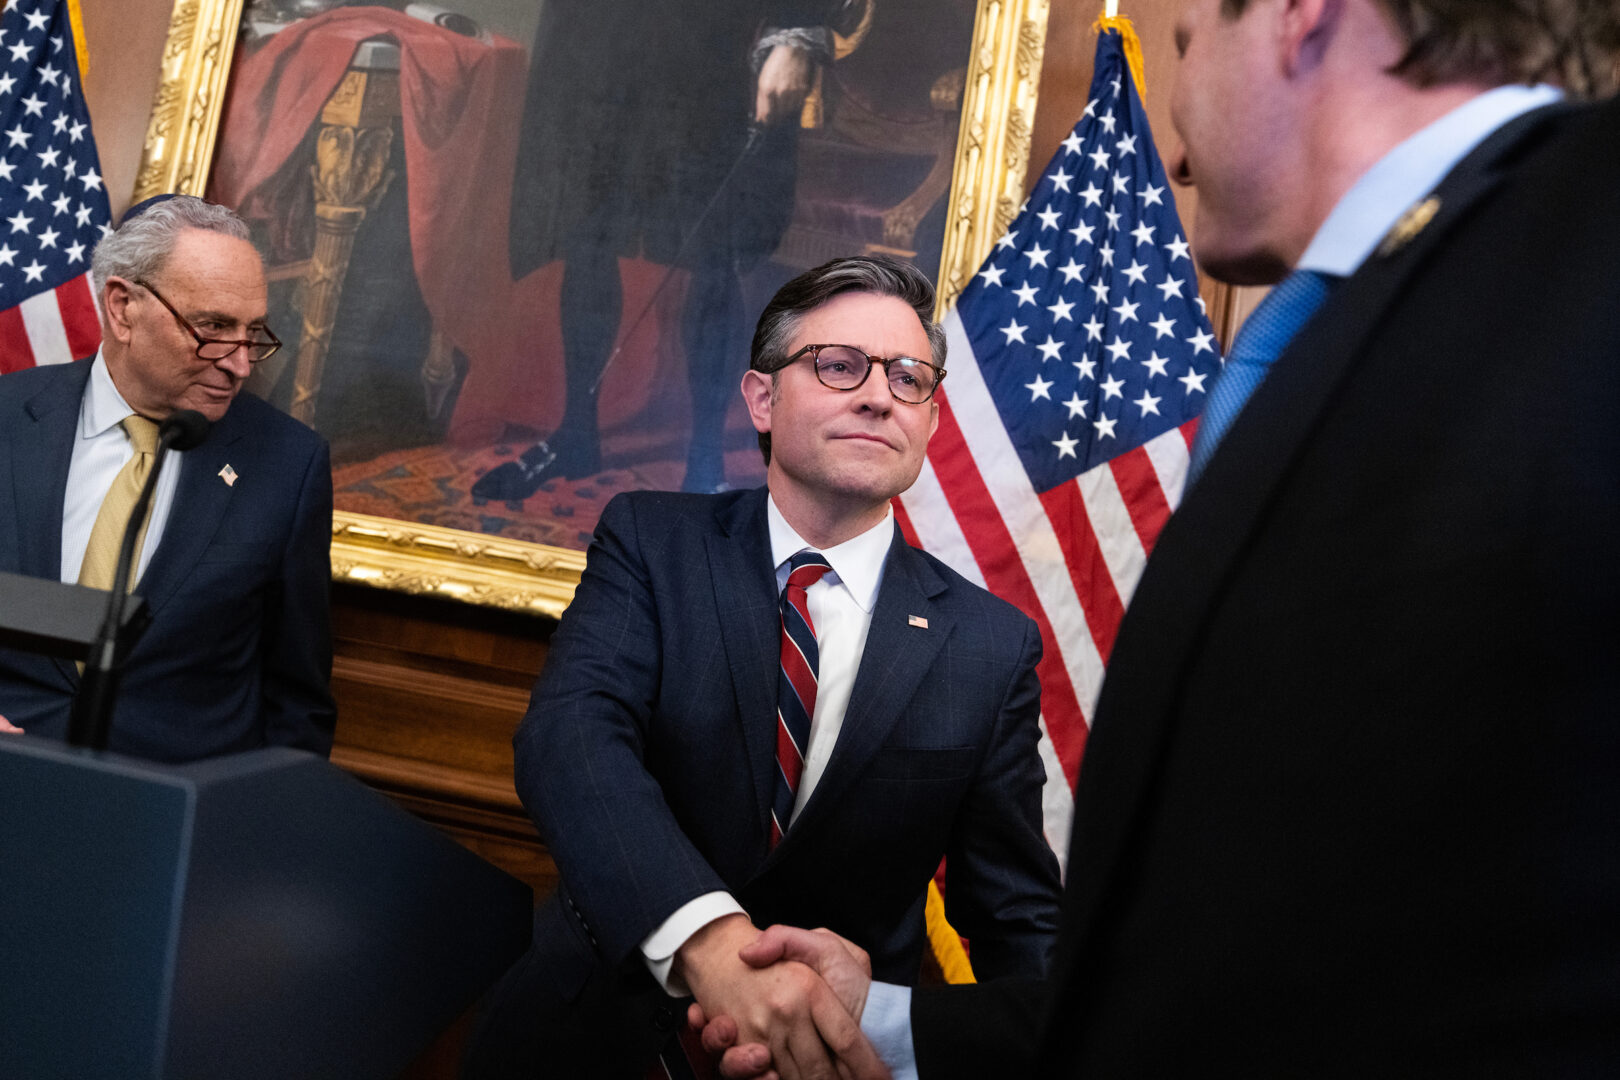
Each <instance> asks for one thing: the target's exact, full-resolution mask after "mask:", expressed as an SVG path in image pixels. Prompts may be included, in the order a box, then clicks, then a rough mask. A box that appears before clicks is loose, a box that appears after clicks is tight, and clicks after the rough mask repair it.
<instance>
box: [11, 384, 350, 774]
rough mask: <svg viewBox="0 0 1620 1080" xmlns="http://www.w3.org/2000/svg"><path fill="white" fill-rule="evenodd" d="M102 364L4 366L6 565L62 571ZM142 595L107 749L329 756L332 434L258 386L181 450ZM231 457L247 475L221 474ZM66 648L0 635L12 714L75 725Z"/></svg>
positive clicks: (161, 757)
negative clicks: (38, 650) (94, 374)
mask: <svg viewBox="0 0 1620 1080" xmlns="http://www.w3.org/2000/svg"><path fill="white" fill-rule="evenodd" d="M89 376H90V361H88V360H81V361H79V362H78V363H74V364H64V365H54V366H44V367H37V368H32V369H29V370H27V371H22V372H17V373H15V374H11V375H7V376H5V377H3V378H0V570H4V571H7V572H9V573H14V574H26V575H29V576H32V577H40V578H49V579H52V580H57V579H59V577H60V575H61V565H62V502H63V498H64V496H65V493H66V490H67V476H68V466H69V464H70V462H71V460H72V453H73V440H74V438H75V436H76V433H77V426H78V420H79V405H80V400H81V399H82V398H83V396H84V389H85V385H86V383H87V382H88V380H89ZM177 464H179V465H181V466H182V468H181V473H180V480H179V486H178V487H177V489H176V491H175V498H174V505H173V507H172V508H171V510H170V512H169V519H168V524H167V525H166V526H165V528H164V532H163V539H162V542H161V544H160V545H159V546H158V549H157V551H156V552H154V553H153V555H152V559H151V561H150V563H149V564H148V566H147V569H146V573H145V574H143V575H142V576H141V578H140V580H139V581H138V582H136V585H135V592H136V593H137V594H138V595H140V596H142V597H144V598H145V599H146V602H147V604H148V605H149V610H150V614H151V624H150V626H149V627H148V628H147V630H146V633H145V634H144V635H143V636H142V637H141V639H140V641H139V642H138V643H137V644H136V646H135V648H134V649H133V650H132V651H131V652H130V654H129V657H128V658H127V660H126V661H125V663H124V667H123V670H122V674H121V676H120V680H119V695H118V706H117V709H116V711H115V713H114V715H113V721H112V729H111V733H110V738H109V742H108V748H109V749H111V750H116V751H118V752H120V753H125V754H131V755H134V756H137V757H144V758H150V759H153V760H158V761H187V760H192V759H196V758H202V757H208V756H211V755H215V754H223V753H228V752H231V751H235V750H249V749H252V748H254V747H258V746H265V745H281V746H295V747H300V748H302V749H305V750H312V751H314V752H316V753H320V754H327V753H330V752H331V748H332V726H333V720H334V709H333V705H332V697H331V690H330V687H329V682H330V678H331V671H332V646H331V631H330V621H329V592H330V587H331V585H330V579H331V562H330V556H329V554H328V551H329V548H330V545H331V522H332V476H331V465H330V459H329V456H328V452H327V447H326V441H325V440H324V439H322V438H321V437H320V436H319V435H316V434H315V433H314V432H312V431H310V430H309V429H308V428H307V427H305V426H304V425H303V424H300V423H298V422H297V421H296V420H293V419H291V418H290V417H288V416H286V415H284V414H283V413H280V412H278V411H276V410H275V409H273V408H272V407H271V406H269V405H267V404H265V403H264V402H263V401H261V400H259V399H258V398H256V397H253V396H251V395H248V394H242V395H240V396H238V397H237V399H236V400H235V401H234V402H232V403H231V407H230V409H229V411H227V412H226V414H225V416H224V417H223V418H221V420H220V421H219V423H217V424H215V425H214V426H213V430H212V431H211V432H210V434H209V436H208V439H207V441H206V442H204V443H203V444H202V445H201V446H199V447H197V448H196V449H194V450H189V451H187V452H186V454H185V457H184V458H183V459H179V458H171V459H170V461H169V464H168V465H167V466H166V467H168V468H172V467H174V466H175V465H177ZM226 465H230V466H231V468H232V469H234V470H235V472H236V476H237V479H236V482H235V483H234V484H227V483H226V482H225V481H224V479H223V478H222V477H221V476H220V475H219V473H220V471H221V470H222V469H223V468H224V467H225V466H226ZM78 685H79V675H78V671H77V669H76V667H75V665H74V664H73V663H72V662H70V661H65V660H56V659H51V658H46V657H40V656H33V655H28V654H24V653H19V652H16V651H12V650H5V649H0V715H3V716H5V717H6V718H7V719H9V720H11V721H12V722H13V723H15V724H17V725H18V726H19V727H22V728H24V729H25V730H26V731H27V732H28V734H30V735H42V736H46V737H51V738H62V737H64V736H65V734H66V732H67V723H68V716H69V713H70V711H71V707H72V700H73V695H74V693H75V692H76V691H77V689H78Z"/></svg>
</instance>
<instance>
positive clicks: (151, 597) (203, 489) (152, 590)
mask: <svg viewBox="0 0 1620 1080" xmlns="http://www.w3.org/2000/svg"><path fill="white" fill-rule="evenodd" d="M235 415H236V414H235V413H233V412H231V411H227V412H226V413H225V415H224V416H223V417H222V418H221V419H220V421H219V423H217V424H215V425H214V427H213V430H212V431H211V432H210V433H209V436H208V439H207V440H206V441H205V442H204V443H203V444H202V445H201V446H199V447H197V448H196V449H194V450H188V451H186V454H185V457H183V458H181V459H179V460H178V461H176V462H173V463H169V464H167V465H166V466H165V467H166V468H172V467H173V465H175V464H179V465H181V469H180V482H179V485H178V486H177V487H176V488H175V492H174V505H173V506H171V507H170V508H169V520H168V522H167V524H165V525H164V527H163V540H162V542H161V543H159V545H158V549H157V551H156V552H154V553H153V555H152V561H151V562H150V563H148V564H147V567H146V573H144V574H142V575H141V579H140V581H138V582H137V583H136V587H135V591H136V592H137V593H139V594H140V595H141V596H142V597H144V598H145V599H146V603H147V605H148V610H149V611H150V612H151V613H152V614H156V613H157V611H158V609H159V608H161V607H162V606H163V605H164V604H165V603H166V602H167V601H168V600H169V599H171V598H172V597H173V596H174V592H175V590H176V589H177V588H178V587H179V586H180V583H181V582H183V581H185V580H186V578H187V577H189V576H190V574H191V570H192V568H193V567H194V566H196V565H197V560H198V559H200V558H202V554H203V552H204V551H205V550H207V548H208V545H209V543H210V541H212V540H213V538H214V533H215V532H216V531H218V529H219V523H220V521H221V520H222V519H223V518H224V517H225V511H226V509H227V508H228V507H229V506H230V505H231V499H232V498H233V497H234V496H235V493H236V486H235V485H232V484H227V483H226V482H225V481H224V480H223V479H222V478H221V477H220V475H219V472H220V470H221V469H223V468H224V467H225V465H226V464H228V463H229V462H230V460H231V455H232V447H233V446H235V444H237V442H238V441H239V440H240V439H241V437H242V425H241V423H240V422H239V421H238V420H237V419H236V418H235ZM238 453H240V450H238ZM252 482H253V477H252V476H251V475H244V476H243V477H242V478H241V480H240V481H239V483H244V484H251V483H252Z"/></svg>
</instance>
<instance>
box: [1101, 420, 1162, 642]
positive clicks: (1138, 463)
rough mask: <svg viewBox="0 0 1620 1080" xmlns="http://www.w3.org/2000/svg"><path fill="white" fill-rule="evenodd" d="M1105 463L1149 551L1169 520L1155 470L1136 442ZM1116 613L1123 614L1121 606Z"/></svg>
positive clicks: (1143, 546)
mask: <svg viewBox="0 0 1620 1080" xmlns="http://www.w3.org/2000/svg"><path fill="white" fill-rule="evenodd" d="M1108 467H1109V468H1110V469H1111V470H1113V473H1114V483H1115V484H1116V485H1118V487H1119V494H1120V497H1121V498H1122V499H1124V500H1125V509H1126V510H1128V511H1129V512H1130V515H1131V524H1132V525H1134V526H1136V536H1137V539H1139V540H1141V541H1142V550H1143V551H1145V552H1147V553H1148V554H1149V555H1151V554H1153V542H1154V540H1156V539H1158V536H1159V530H1160V529H1162V528H1164V523H1165V522H1167V521H1169V520H1170V501H1169V500H1168V499H1166V498H1165V497H1164V488H1162V487H1160V486H1159V473H1158V470H1156V469H1154V467H1153V461H1152V460H1151V459H1150V458H1149V457H1148V452H1147V451H1146V450H1145V449H1143V448H1142V447H1140V446H1138V447H1136V448H1135V449H1134V450H1128V451H1126V452H1125V453H1123V454H1120V455H1119V456H1118V457H1116V458H1114V459H1113V460H1112V461H1110V462H1109V463H1108ZM1120 614H1121V615H1123V614H1124V610H1123V609H1121V611H1120ZM1105 655H1106V654H1105Z"/></svg>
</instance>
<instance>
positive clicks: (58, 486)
mask: <svg viewBox="0 0 1620 1080" xmlns="http://www.w3.org/2000/svg"><path fill="white" fill-rule="evenodd" d="M89 378H90V362H89V361H87V360H86V361H80V362H79V363H76V364H71V365H69V366H68V367H66V368H64V369H62V372H61V377H59V378H56V379H53V380H52V381H51V383H50V385H48V386H47V387H46V388H45V389H43V390H41V391H40V392H39V393H37V394H35V395H34V396H33V397H31V398H29V399H28V401H27V402H25V403H24V405H23V412H24V414H25V415H26V416H27V418H28V420H29V421H30V422H29V423H23V424H19V425H18V426H17V428H16V430H15V431H13V432H12V439H11V460H12V472H11V481H12V486H13V497H14V498H15V499H16V506H17V519H18V520H17V539H18V544H19V545H20V547H21V550H20V551H19V552H18V567H19V569H20V570H21V572H22V573H24V574H27V575H29V576H30V577H41V578H49V579H51V580H52V581H55V580H57V579H58V578H60V577H61V574H62V502H63V500H64V499H65V498H66V496H67V478H68V467H69V466H70V465H71V464H72V462H73V440H74V438H75V437H76V435H77V428H78V422H79V402H80V400H81V399H82V398H83V397H84V385H85V382H86V381H87V380H88V379H89Z"/></svg>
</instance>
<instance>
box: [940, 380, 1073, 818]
mask: <svg viewBox="0 0 1620 1080" xmlns="http://www.w3.org/2000/svg"><path fill="white" fill-rule="evenodd" d="M938 397H939V399H940V402H939V429H938V430H937V431H936V432H935V433H934V438H933V440H932V441H931V442H930V444H929V451H928V457H929V460H930V461H931V462H932V463H933V466H934V472H935V475H937V476H938V477H939V484H940V488H941V489H942V490H943V491H944V492H945V501H946V502H947V503H949V504H950V508H951V513H952V514H953V515H954V516H955V517H956V520H957V523H958V524H959V525H960V527H961V529H962V534H963V535H964V536H965V537H966V538H967V542H968V547H969V548H971V549H972V551H973V557H974V560H975V561H976V562H977V563H978V564H979V569H980V571H981V572H982V573H983V574H984V579H985V585H986V586H987V587H988V588H989V590H990V591H991V592H993V593H995V594H996V595H997V596H999V597H1001V598H1002V599H1003V600H1006V601H1007V602H1009V603H1011V604H1014V605H1016V606H1017V607H1018V608H1019V609H1020V610H1021V611H1023V612H1024V613H1025V614H1026V615H1028V616H1029V617H1030V618H1032V619H1034V620H1035V623H1036V625H1037V626H1039V627H1040V631H1041V642H1042V645H1043V646H1044V648H1043V649H1042V653H1041V662H1040V665H1039V666H1038V667H1037V668H1036V673H1037V675H1038V676H1039V677H1040V682H1041V712H1042V713H1043V714H1044V715H1045V716H1046V726H1047V731H1048V733H1049V734H1050V735H1051V736H1052V746H1053V749H1055V750H1056V751H1057V755H1058V760H1059V761H1061V762H1062V763H1063V773H1064V776H1065V777H1066V778H1067V779H1068V781H1069V785H1070V787H1073V786H1074V779H1075V776H1076V775H1077V773H1078V772H1079V769H1080V756H1081V754H1082V753H1083V751H1084V748H1085V743H1086V715H1085V712H1084V710H1082V709H1081V707H1080V701H1079V698H1078V697H1077V696H1076V694H1075V688H1074V685H1073V684H1072V683H1071V682H1070V681H1069V673H1068V671H1067V670H1066V669H1065V668H1064V666H1063V657H1062V654H1061V652H1059V649H1058V642H1057V638H1056V635H1055V634H1054V633H1053V631H1052V623H1051V621H1050V620H1049V619H1048V618H1047V615H1046V610H1045V609H1044V608H1043V607H1042V606H1041V602H1040V599H1039V597H1038V596H1037V595H1036V593H1035V586H1034V583H1033V582H1031V581H1030V579H1029V572H1028V571H1027V570H1026V569H1025V568H1024V564H1023V562H1022V561H1021V560H1020V559H1019V557H1018V549H1017V546H1016V545H1015V544H1014V543H1013V538H1012V535H1011V534H1010V533H1009V532H1008V531H1007V526H1006V523H1005V522H1004V521H1002V518H1001V514H1000V512H999V511H998V510H997V509H996V504H995V501H994V500H993V499H992V498H991V496H990V491H989V489H988V488H986V487H985V484H984V477H982V476H980V475H979V469H978V466H977V465H976V464H975V463H974V460H973V455H972V454H971V453H970V452H969V451H968V448H967V443H966V442H965V441H964V440H963V438H962V430H961V428H960V427H959V426H958V425H957V422H956V414H955V413H954V412H953V411H952V409H951V405H950V402H949V401H947V400H945V395H943V394H940V395H938Z"/></svg>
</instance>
